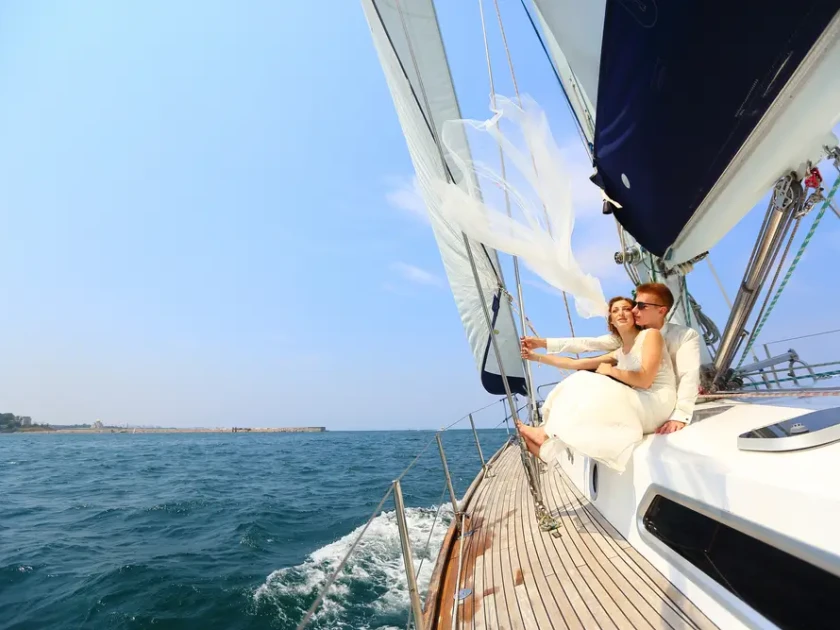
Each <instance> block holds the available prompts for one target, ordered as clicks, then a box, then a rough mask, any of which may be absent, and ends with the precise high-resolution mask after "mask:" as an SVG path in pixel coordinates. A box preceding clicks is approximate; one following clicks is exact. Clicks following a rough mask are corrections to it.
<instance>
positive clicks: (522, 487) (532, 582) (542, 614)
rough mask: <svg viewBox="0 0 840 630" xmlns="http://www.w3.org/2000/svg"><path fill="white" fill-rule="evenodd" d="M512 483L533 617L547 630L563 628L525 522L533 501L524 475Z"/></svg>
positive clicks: (519, 539) (530, 511) (519, 548)
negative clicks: (556, 623) (514, 487)
mask: <svg viewBox="0 0 840 630" xmlns="http://www.w3.org/2000/svg"><path fill="white" fill-rule="evenodd" d="M515 485H516V503H517V505H518V510H517V518H516V523H515V530H516V542H517V545H516V546H517V549H518V550H519V566H520V567H521V569H522V580H523V582H524V586H525V588H526V589H527V591H528V594H529V596H530V597H531V601H532V608H533V609H534V617H535V618H536V620H537V623H538V624H539V627H540V628H545V629H546V630H548V629H549V628H552V629H553V628H558V629H559V628H565V627H566V625H565V624H560V623H559V622H561V621H562V620H563V615H562V613H561V612H560V609H559V608H558V607H557V603H556V602H555V601H554V598H553V597H552V596H551V593H550V592H549V589H548V584H547V582H546V580H545V573H544V572H543V568H542V563H541V562H540V559H539V557H538V556H537V554H536V553H535V549H534V544H533V540H532V536H531V530H530V527H529V526H528V525H527V524H526V522H527V521H528V519H533V512H532V509H533V508H532V506H533V504H534V502H533V498H532V496H531V491H530V488H529V486H528V481H527V476H523V477H522V478H521V481H520V482H519V483H517V484H515ZM529 508H531V509H529ZM526 531H527V535H526ZM552 620H554V621H555V622H558V625H555V624H554V623H553V622H552Z"/></svg>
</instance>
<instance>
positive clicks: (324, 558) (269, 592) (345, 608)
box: [254, 504, 452, 628]
mask: <svg viewBox="0 0 840 630" xmlns="http://www.w3.org/2000/svg"><path fill="white" fill-rule="evenodd" d="M436 512H437V506H435V507H433V508H428V509H427V508H408V509H407V510H406V521H407V522H408V530H409V536H410V538H411V549H412V556H413V560H414V569H415V571H417V569H418V568H419V569H420V574H419V578H418V587H419V590H420V593H421V595H425V593H426V590H427V589H428V586H429V580H430V579H431V575H432V571H433V569H434V565H435V561H436V559H437V554H438V551H439V550H440V546H441V544H442V543H443V538H444V536H445V535H446V531H447V529H448V528H449V524H450V523H451V522H452V508H451V506H449V505H448V504H447V505H444V506H442V507H441V510H440V515H439V516H438V518H437V523H436V524H435V526H434V531H431V538H430V537H429V534H430V530H431V528H432V523H433V521H434V518H435V513H436ZM361 529H362V527H361V526H360V527H358V528H356V529H355V530H353V531H352V532H350V533H349V534H347V535H346V536H343V537H342V538H339V539H338V540H336V541H335V542H332V543H330V544H328V545H325V546H324V547H321V548H320V549H318V550H316V551H314V552H313V553H312V554H310V555H309V557H308V558H307V559H306V560H305V561H304V562H303V564H300V565H297V566H294V567H288V568H285V569H279V570H277V571H274V572H272V573H271V575H269V576H268V577H267V578H266V580H265V583H264V584H262V585H261V586H260V587H259V588H257V590H256V591H255V592H254V599H255V601H256V602H257V603H260V604H265V603H271V604H274V605H275V606H276V607H277V611H278V615H279V616H280V617H281V618H282V619H283V620H287V621H293V622H298V621H299V620H300V619H301V618H302V615H303V612H304V611H305V610H306V608H308V607H309V605H310V604H311V602H312V601H314V598H315V597H316V596H317V594H318V593H319V592H320V591H321V588H322V587H323V586H324V584H325V583H326V581H327V579H328V577H329V576H330V575H331V574H332V572H333V571H335V568H336V567H337V566H338V564H339V563H340V562H341V560H342V559H343V558H344V556H345V555H346V554H347V551H348V550H349V549H350V546H351V545H352V544H353V541H354V540H356V537H357V536H358V535H359V532H360V531H361ZM427 540H429V541H430V542H429V546H428V548H426V541H427ZM421 560H422V567H421V566H420V562H421ZM408 608H409V601H408V587H407V582H406V577H405V568H404V565H403V559H402V552H401V548H400V538H399V529H398V527H397V521H396V518H395V515H394V512H384V513H382V514H380V515H379V516H377V517H376V518H374V519H373V521H372V522H371V524H370V527H369V528H368V530H367V532H366V533H365V535H364V538H362V540H361V541H360V542H359V544H358V546H357V547H356V549H355V551H354V552H353V555H352V556H351V557H350V559H349V560H348V561H347V564H346V565H345V566H344V569H343V570H342V573H341V575H340V576H339V577H338V579H337V580H336V582H335V583H334V584H333V585H332V587H331V588H330V590H329V592H328V593H327V595H326V596H325V597H324V600H323V602H322V604H321V606H320V609H319V611H318V612H316V615H315V618H314V619H315V620H316V621H317V622H320V623H315V624H313V625H315V626H323V627H331V628H350V627H353V628H360V627H363V626H360V625H359V622H360V621H361V619H363V618H364V619H368V620H370V621H371V623H372V624H373V627H376V628H385V627H387V626H388V625H389V624H388V623H387V621H390V622H391V623H393V618H394V617H399V616H404V615H405V614H406V611H407V610H408ZM351 618H352V619H351ZM386 619H387V621H386ZM377 621H381V622H382V623H377ZM367 627H371V626H369V625H368V626H367Z"/></svg>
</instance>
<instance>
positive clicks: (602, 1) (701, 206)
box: [534, 0, 840, 265]
mask: <svg viewBox="0 0 840 630" xmlns="http://www.w3.org/2000/svg"><path fill="white" fill-rule="evenodd" d="M534 5H535V7H536V8H537V10H538V17H539V18H540V21H541V25H542V29H543V31H544V32H545V39H546V40H547V43H548V47H549V50H551V51H552V52H554V51H555V50H556V51H559V55H558V54H554V55H553V56H554V57H555V63H556V65H557V66H558V68H560V67H562V65H563V64H564V63H565V64H567V65H568V68H569V72H571V73H572V75H573V78H576V79H577V84H574V83H573V82H572V81H571V80H568V79H563V82H564V88H565V89H566V91H567V93H569V92H570V90H571V89H574V88H575V85H576V86H577V89H579V90H582V91H583V93H584V94H585V95H586V96H587V97H588V98H589V100H590V101H591V102H592V104H593V105H594V106H595V116H594V118H595V134H594V146H595V156H594V164H595V167H596V168H597V171H598V179H597V180H596V181H597V183H598V185H600V186H601V187H602V188H603V189H604V190H605V192H606V194H607V196H608V197H609V198H611V199H613V200H615V201H616V202H618V204H620V206H621V208H620V209H617V210H616V211H615V217H616V219H617V220H618V221H619V222H620V223H621V224H622V225H623V226H624V228H625V229H626V230H627V231H628V232H630V233H631V234H632V235H633V236H634V237H635V238H636V239H637V240H638V241H639V243H640V244H641V245H642V246H643V247H644V248H645V249H647V250H648V251H650V252H652V253H653V254H655V255H657V256H659V257H663V258H664V259H665V260H666V262H667V263H668V264H672V265H673V264H678V263H680V262H684V261H686V260H689V259H691V258H693V257H694V256H697V255H699V254H701V253H703V252H705V251H708V250H709V249H710V248H711V247H712V246H714V244H715V243H717V242H718V241H719V240H720V238H722V237H723V236H724V235H725V234H726V233H727V232H728V231H729V230H731V229H732V228H733V227H734V226H735V224H736V223H738V221H740V219H741V218H742V217H743V216H744V215H745V214H746V213H747V212H749V211H750V210H751V209H752V208H753V207H754V206H755V205H756V203H758V202H759V201H760V199H761V198H762V197H763V196H764V195H765V194H766V193H767V192H768V190H769V189H770V188H771V187H772V186H773V184H774V182H775V181H776V180H777V179H778V178H779V177H781V176H783V175H784V174H785V173H786V172H788V171H789V170H791V169H796V168H798V167H800V166H801V165H803V164H804V163H805V162H806V161H808V160H810V161H813V162H817V161H819V159H820V157H821V153H822V147H823V146H824V145H826V144H828V145H834V144H836V142H837V140H836V138H835V137H834V136H833V134H832V133H831V129H832V128H833V126H834V125H836V124H837V123H838V121H840V72H838V71H837V68H838V67H840V26H838V10H840V2H838V0H804V1H803V2H797V3H791V2H783V1H782V0H744V1H743V2H741V3H739V5H738V14H739V15H749V16H752V17H751V18H750V19H749V23H748V25H747V26H745V23H744V22H743V20H741V19H739V18H738V17H736V16H734V15H733V14H732V4H731V3H730V2H724V1H723V0H681V1H679V2H677V1H675V0H665V1H663V0H635V1H634V2H624V1H622V0H593V1H592V2H574V1H573V0H534ZM558 58H559V59H560V60H559V61H558ZM561 79H562V73H561ZM570 100H572V101H573V105H574V100H573V98H572V94H570ZM578 110H579V108H575V111H576V115H578V117H579V118H580V113H579V111H578ZM581 126H583V127H584V128H585V125H584V121H581Z"/></svg>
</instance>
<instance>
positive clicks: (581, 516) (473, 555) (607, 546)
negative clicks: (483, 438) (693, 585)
mask: <svg viewBox="0 0 840 630" xmlns="http://www.w3.org/2000/svg"><path fill="white" fill-rule="evenodd" d="M493 473H494V476H493V477H488V478H485V479H484V481H483V482H482V483H481V484H480V486H479V487H478V488H477V490H476V492H475V496H474V497H473V499H472V501H471V503H470V507H469V518H470V528H472V529H473V530H474V532H473V534H472V535H471V536H468V537H467V538H465V539H462V542H463V544H464V556H463V566H462V575H461V579H460V581H457V583H456V579H455V578H454V576H453V577H452V578H451V579H450V580H449V582H448V584H447V585H446V587H445V589H448V590H444V591H443V593H444V600H446V601H447V602H450V601H451V599H447V598H451V597H452V596H453V595H454V593H455V592H456V589H457V588H465V587H466V588H472V589H473V594H472V595H471V596H470V598H469V599H468V600H467V601H465V602H464V603H463V604H461V605H460V606H459V607H458V623H457V626H456V627H457V628H458V629H459V630H532V629H538V630H566V629H571V630H590V628H593V629H594V628H601V629H602V630H636V629H637V628H650V629H656V630H658V629H660V628H674V629H678V630H685V629H695V628H697V629H700V630H715V628H716V626H715V625H714V624H713V623H712V622H711V621H710V620H709V619H708V618H707V617H706V616H705V615H704V614H703V613H702V612H701V611H700V610H699V609H698V608H697V607H696V606H695V605H694V604H693V603H692V602H691V601H689V599H688V598H687V597H686V596H685V595H684V594H683V593H681V592H680V591H679V590H678V589H677V588H676V587H675V586H674V585H673V584H672V583H671V582H670V581H669V580H668V579H667V578H666V577H665V576H664V575H663V574H662V573H660V572H659V571H657V570H656V568H655V567H653V565H651V564H650V562H648V561H647V560H646V559H645V558H644V557H643V556H642V555H641V554H640V553H639V552H638V551H636V550H635V549H633V548H632V546H630V544H629V543H628V542H627V541H626V540H625V539H624V538H623V537H622V536H621V535H620V534H619V533H618V532H617V531H616V530H615V528H613V527H612V525H610V523H609V522H608V521H607V520H606V519H605V518H604V517H603V516H602V515H601V514H600V513H599V512H598V510H597V509H596V508H595V507H594V506H593V505H591V504H590V503H589V501H588V500H587V499H586V497H585V496H584V495H583V494H582V493H581V492H580V491H578V489H577V488H576V487H575V486H574V484H572V483H571V481H569V480H568V479H567V478H566V477H565V475H564V474H563V472H562V470H561V469H560V468H559V467H552V468H551V469H550V470H548V471H546V472H545V473H544V474H542V475H541V480H542V485H543V492H544V498H545V501H546V506H547V507H548V509H549V510H551V511H552V513H554V514H556V516H557V518H558V520H559V521H560V522H561V524H562V529H561V534H562V536H561V537H560V538H555V537H553V536H551V534H550V533H548V532H542V531H540V529H539V526H538V524H537V521H536V515H535V508H534V505H533V498H532V496H531V493H530V489H529V487H528V482H527V476H526V474H525V471H524V469H523V466H522V462H521V460H520V455H519V447H518V446H517V445H516V444H513V445H510V446H508V447H507V448H506V449H505V450H504V451H503V452H502V453H501V454H500V455H499V456H498V457H497V459H496V461H495V464H494V466H493ZM457 552H458V545H454V546H453V553H454V554H457ZM454 560H455V563H456V564H457V555H455V556H454ZM451 573H454V571H450V574H451ZM442 601H443V600H442ZM446 606H449V604H446ZM448 611H449V613H450V614H451V609H448ZM444 614H445V613H444V611H443V610H441V615H440V618H439V621H440V623H439V625H436V626H434V627H435V628H436V630H446V629H448V628H449V625H450V624H449V622H448V621H445V620H444Z"/></svg>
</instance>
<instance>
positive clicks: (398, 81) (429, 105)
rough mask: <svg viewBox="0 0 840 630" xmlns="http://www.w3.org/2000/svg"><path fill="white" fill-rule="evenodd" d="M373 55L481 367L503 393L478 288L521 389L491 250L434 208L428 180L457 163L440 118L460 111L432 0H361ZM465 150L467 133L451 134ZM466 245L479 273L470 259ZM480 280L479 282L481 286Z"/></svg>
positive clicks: (515, 345)
mask: <svg viewBox="0 0 840 630" xmlns="http://www.w3.org/2000/svg"><path fill="white" fill-rule="evenodd" d="M362 6H363V8H364V11H365V17H366V18H367V21H368V25H369V26H370V30H371V35H372V37H373V42H374V45H375V47H376V52H377V55H378V57H379V62H380V64H381V65H382V69H383V71H384V73H385V78H386V80H387V83H388V88H389V89H390V92H391V97H392V98H393V101H394V106H395V108H396V110H397V116H398V118H399V121H400V125H401V126H402V130H403V134H404V136H405V139H406V143H407V145H408V151H409V154H410V156H411V160H412V163H413V164H414V169H415V172H416V174H417V181H418V184H419V188H420V192H421V195H422V197H423V200H424V202H425V205H426V209H427V211H428V214H429V218H430V222H431V225H432V230H433V232H434V236H435V240H436V241H437V244H438V248H439V250H440V255H441V259H442V261H443V266H444V269H445V271H446V276H447V279H448V280H449V285H450V287H451V289H452V295H453V297H454V298H455V304H456V306H457V307H458V312H459V314H460V316H461V321H462V322H463V324H464V329H465V331H466V334H467V340H468V342H469V345H470V348H471V350H472V353H473V356H474V358H475V361H476V366H477V368H478V370H479V373H480V375H481V383H482V385H483V386H484V388H485V389H486V390H487V391H488V392H489V393H491V394H496V395H501V394H504V393H505V389H504V383H503V381H502V377H501V370H500V368H499V365H498V362H497V361H496V356H495V353H494V352H493V348H492V346H491V341H490V340H491V338H490V334H491V330H490V328H489V327H488V326H487V323H486V319H485V316H484V311H483V308H482V302H481V300H482V293H483V296H484V299H485V300H486V301H487V305H488V307H489V308H490V309H491V317H492V318H493V332H494V334H495V335H496V340H497V342H498V346H499V350H500V354H501V359H502V367H503V368H504V373H505V374H506V375H507V377H508V383H509V385H510V389H511V391H512V392H514V393H520V394H523V395H524V394H527V391H526V386H525V372H524V368H523V365H522V360H521V358H520V356H519V334H518V332H517V329H516V326H515V324H514V319H513V313H512V311H511V306H510V303H509V301H508V299H507V296H506V295H505V294H504V292H503V291H502V287H503V282H502V275H501V267H500V265H499V261H498V257H497V255H496V252H495V251H494V250H492V249H490V248H487V247H484V246H483V245H482V244H481V243H477V242H475V241H469V240H468V241H467V243H468V245H467V243H465V241H464V237H463V235H462V233H461V232H460V230H458V229H457V228H456V227H454V226H453V225H451V224H450V223H449V222H447V221H446V220H445V219H444V217H443V216H442V215H441V213H440V211H439V210H440V199H439V198H438V196H437V195H436V193H435V191H434V190H433V182H435V181H439V180H440V179H441V178H446V177H451V178H453V180H454V181H455V182H456V183H458V184H461V183H462V182H458V181H457V176H460V173H458V175H457V176H456V175H455V169H453V168H452V165H451V164H450V163H448V162H446V161H445V158H442V156H441V151H440V150H439V148H438V145H437V138H439V137H440V131H441V129H442V126H443V123H444V122H446V121H447V120H455V119H460V118H461V114H460V110H459V107H458V101H457V99H456V96H455V87H454V85H453V83H452V77H451V75H450V72H449V65H448V62H447V60H446V52H445V50H444V47H443V40H442V39H441V35H440V29H439V26H438V21H437V16H436V13H435V9H434V4H433V2H432V0H398V1H397V2H395V1H393V0H362ZM451 141H452V142H456V143H460V146H461V148H462V150H467V149H466V147H467V141H466V137H465V136H463V135H462V136H461V137H460V138H456V139H454V140H451ZM468 246H469V251H471V252H472V255H473V259H474V261H475V265H476V267H477V271H478V273H477V276H478V278H477V280H478V282H476V277H475V275H474V274H473V271H472V267H471V264H470V259H469V252H468V249H467V247H468ZM479 286H480V290H479Z"/></svg>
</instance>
